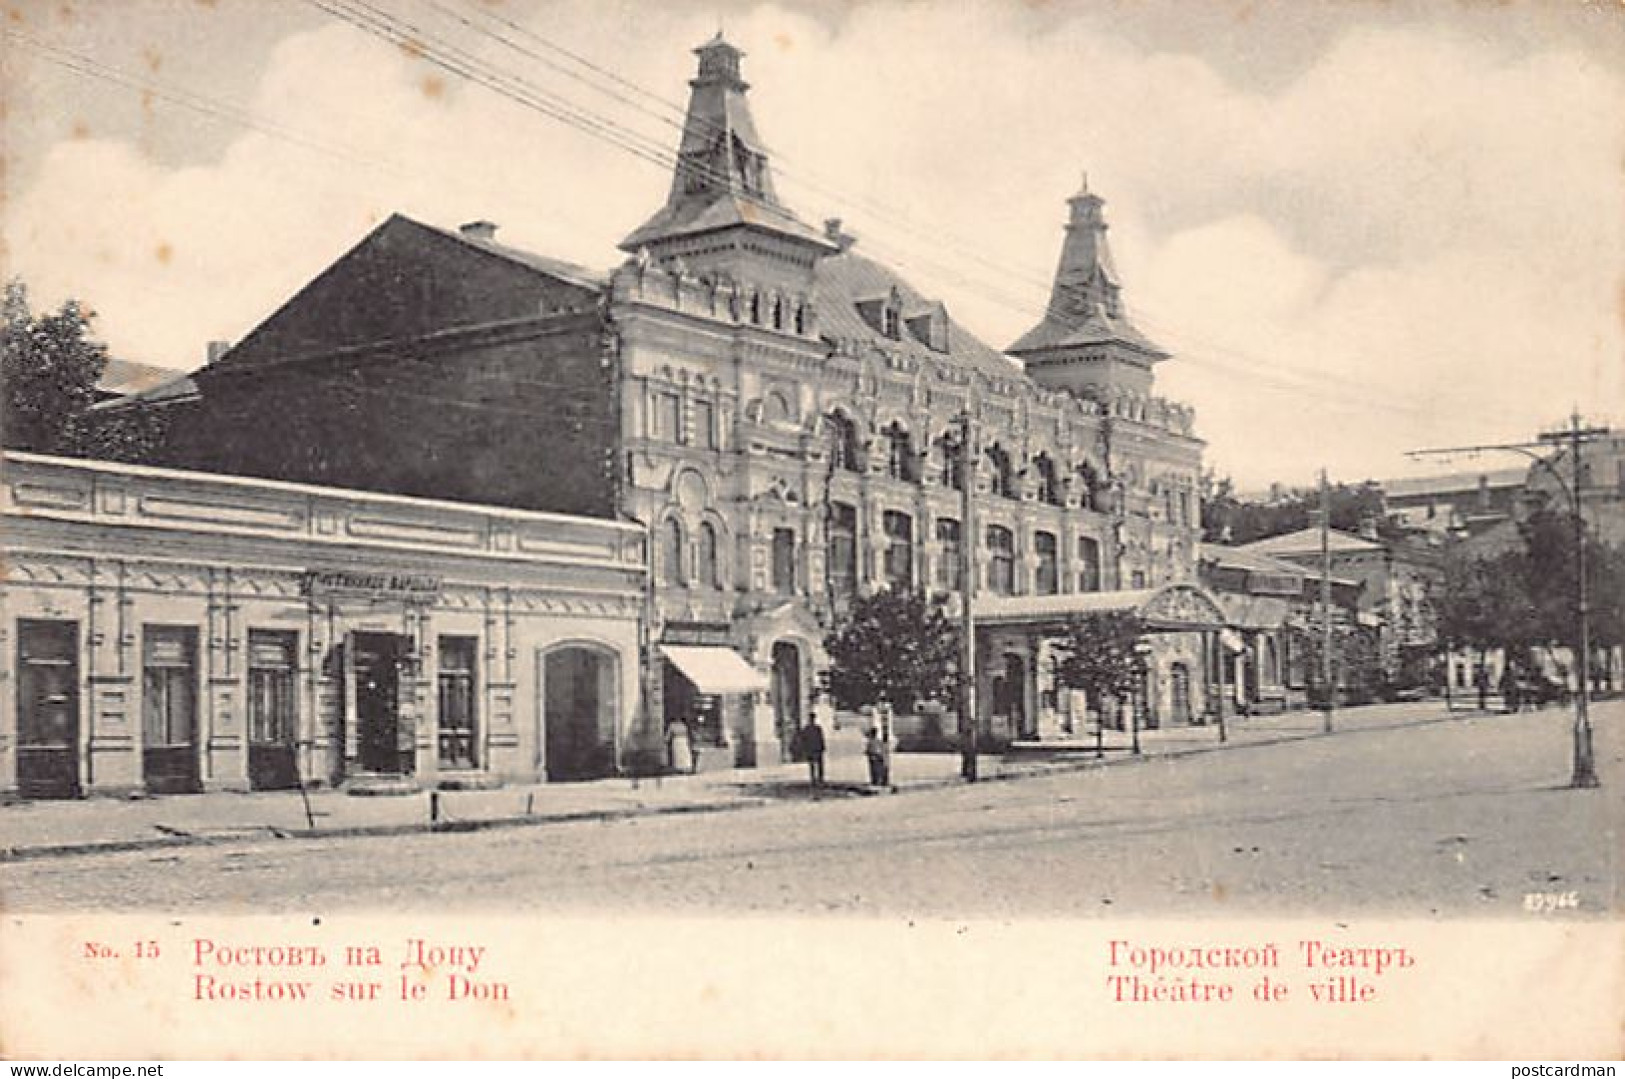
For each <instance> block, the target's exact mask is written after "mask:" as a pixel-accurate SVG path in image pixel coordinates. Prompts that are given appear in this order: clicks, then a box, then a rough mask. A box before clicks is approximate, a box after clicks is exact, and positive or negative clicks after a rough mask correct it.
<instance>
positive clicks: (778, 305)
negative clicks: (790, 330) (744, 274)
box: [768, 296, 784, 330]
mask: <svg viewBox="0 0 1625 1079" xmlns="http://www.w3.org/2000/svg"><path fill="white" fill-rule="evenodd" d="M768 310H769V311H770V312H772V319H773V328H774V329H775V330H782V329H784V301H783V300H782V299H780V298H779V297H777V296H775V297H773V302H772V304H770V305H769V307H768Z"/></svg>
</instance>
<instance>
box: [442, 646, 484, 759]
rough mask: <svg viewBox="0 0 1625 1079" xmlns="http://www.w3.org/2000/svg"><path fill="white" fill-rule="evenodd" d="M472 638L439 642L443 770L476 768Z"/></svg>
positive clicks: (473, 651) (473, 649)
mask: <svg viewBox="0 0 1625 1079" xmlns="http://www.w3.org/2000/svg"><path fill="white" fill-rule="evenodd" d="M478 647H479V642H478V640H476V639H475V638H473V637H442V638H440V645H439V649H440V679H439V686H440V698H439V699H440V764H441V766H442V767H445V768H473V767H474V766H475V764H476V763H477V762H476V759H475V739H474V716H475V707H474V704H475V697H474V656H475V652H476V650H477V649H478Z"/></svg>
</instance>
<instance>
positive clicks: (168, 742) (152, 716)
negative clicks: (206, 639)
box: [141, 626, 197, 751]
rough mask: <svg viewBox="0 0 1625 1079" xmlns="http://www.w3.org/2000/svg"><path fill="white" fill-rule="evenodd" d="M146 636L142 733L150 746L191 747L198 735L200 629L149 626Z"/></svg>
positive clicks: (153, 747) (149, 748) (143, 670)
mask: <svg viewBox="0 0 1625 1079" xmlns="http://www.w3.org/2000/svg"><path fill="white" fill-rule="evenodd" d="M144 638H145V640H144V642H143V643H144V646H145V647H144V652H145V655H144V661H143V664H142V687H141V688H142V691H143V692H142V710H141V717H142V718H141V733H142V737H143V739H144V740H145V742H146V749H147V750H149V751H150V750H154V749H175V748H181V747H189V746H191V745H192V744H193V743H194V742H195V741H196V738H197V630H195V629H193V628H192V627H191V626H148V627H146V632H145V634H144Z"/></svg>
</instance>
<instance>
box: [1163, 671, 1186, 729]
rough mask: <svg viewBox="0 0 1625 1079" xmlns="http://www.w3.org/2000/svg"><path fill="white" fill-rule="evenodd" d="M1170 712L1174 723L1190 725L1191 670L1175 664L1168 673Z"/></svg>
mask: <svg viewBox="0 0 1625 1079" xmlns="http://www.w3.org/2000/svg"><path fill="white" fill-rule="evenodd" d="M1168 696H1169V712H1170V713H1171V715H1172V722H1174V723H1178V724H1184V725H1186V726H1189V725H1190V721H1191V669H1190V668H1189V667H1187V666H1186V665H1185V664H1183V663H1175V664H1174V665H1173V666H1172V667H1171V668H1169V671H1168Z"/></svg>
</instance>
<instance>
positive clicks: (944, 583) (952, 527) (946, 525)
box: [937, 517, 965, 592]
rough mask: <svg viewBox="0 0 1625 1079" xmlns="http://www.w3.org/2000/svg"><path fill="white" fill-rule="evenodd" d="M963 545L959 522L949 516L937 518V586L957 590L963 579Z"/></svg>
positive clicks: (947, 590) (947, 589)
mask: <svg viewBox="0 0 1625 1079" xmlns="http://www.w3.org/2000/svg"><path fill="white" fill-rule="evenodd" d="M964 561H965V546H964V540H963V538H962V534H961V532H960V528H959V522H958V521H956V520H954V519H953V518H951V517H939V518H937V587H938V588H940V589H942V590H943V591H944V592H957V591H959V588H960V582H961V581H963V580H964V575H963V574H964Z"/></svg>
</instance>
